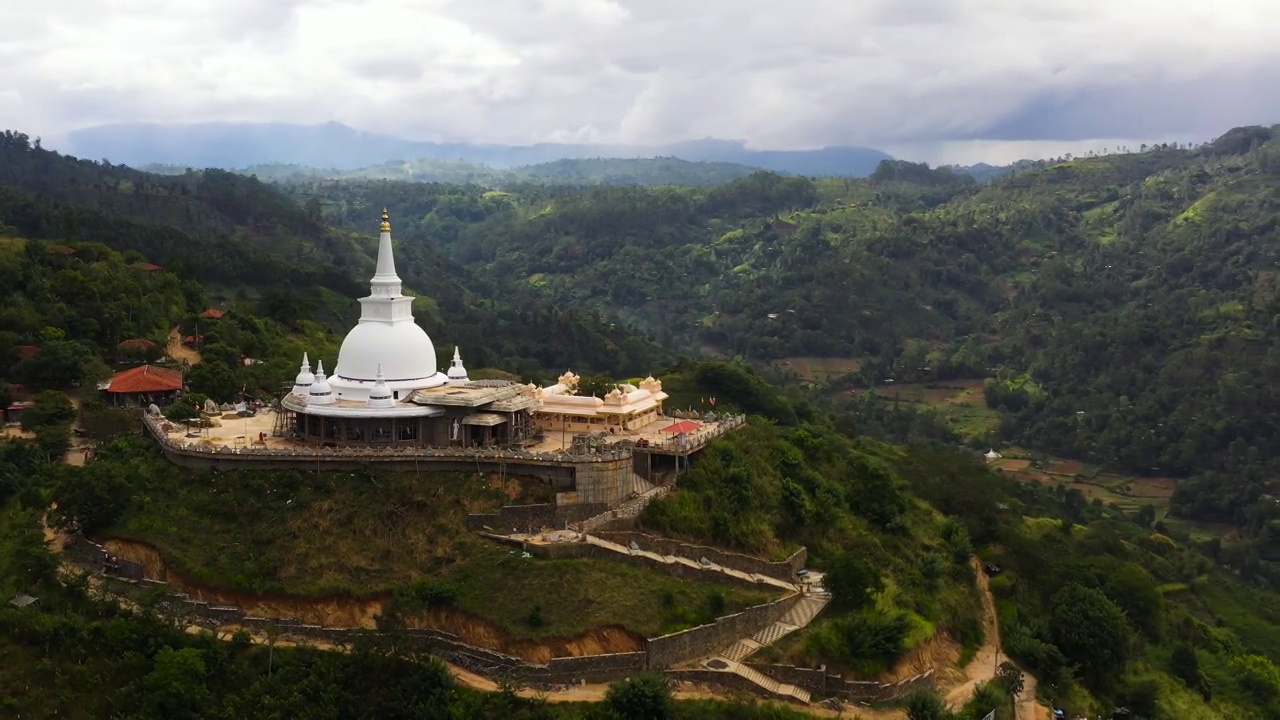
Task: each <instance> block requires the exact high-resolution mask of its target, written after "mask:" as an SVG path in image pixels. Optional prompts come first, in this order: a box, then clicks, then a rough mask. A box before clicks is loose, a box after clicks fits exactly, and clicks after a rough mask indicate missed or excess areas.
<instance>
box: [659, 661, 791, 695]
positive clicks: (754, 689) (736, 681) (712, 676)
mask: <svg viewBox="0 0 1280 720" xmlns="http://www.w3.org/2000/svg"><path fill="white" fill-rule="evenodd" d="M663 674H665V675H666V676H667V677H669V678H672V679H674V680H678V681H680V682H688V683H697V684H701V685H714V686H716V687H722V688H726V689H728V690H732V691H735V692H742V693H747V694H750V695H757V696H759V697H763V698H767V699H769V700H777V699H779V696H778V695H775V694H773V693H771V692H769V691H768V690H766V689H765V688H762V687H760V686H759V685H757V684H755V683H753V682H751V681H750V680H748V679H746V678H744V677H742V676H741V675H739V674H737V673H733V672H728V671H725V670H704V669H701V668H698V669H689V670H685V669H680V670H665V671H663Z"/></svg>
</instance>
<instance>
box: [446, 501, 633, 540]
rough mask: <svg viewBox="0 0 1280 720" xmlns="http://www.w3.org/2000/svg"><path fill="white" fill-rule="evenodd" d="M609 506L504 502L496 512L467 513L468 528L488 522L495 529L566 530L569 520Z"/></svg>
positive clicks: (587, 515) (520, 530)
mask: <svg viewBox="0 0 1280 720" xmlns="http://www.w3.org/2000/svg"><path fill="white" fill-rule="evenodd" d="M608 509H609V507H608V506H607V505H604V504H602V503H579V504H576V505H556V504H553V503H543V504H539V505H504V506H503V507H502V508H501V509H500V510H499V511H498V512H496V513H473V514H471V515H468V516H467V529H468V530H483V529H484V528H485V526H488V527H489V528H491V529H492V530H493V532H496V533H505V532H511V531H512V530H514V531H515V532H521V533H536V532H538V531H540V530H542V529H543V528H554V529H556V530H563V529H564V528H565V527H567V526H568V525H569V523H576V522H581V521H582V520H585V519H586V518H589V517H593V516H595V515H598V514H600V513H602V512H605V511H607V510H608Z"/></svg>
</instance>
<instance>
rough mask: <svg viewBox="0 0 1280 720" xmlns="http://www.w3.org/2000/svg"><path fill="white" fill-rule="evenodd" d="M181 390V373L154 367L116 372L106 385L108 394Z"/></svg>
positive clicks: (142, 366)
mask: <svg viewBox="0 0 1280 720" xmlns="http://www.w3.org/2000/svg"><path fill="white" fill-rule="evenodd" d="M181 389H182V373H180V372H178V371H177V370H170V369H169V368H162V367H156V366H155V365H139V366H138V367H136V368H131V369H129V370H125V371H124V372H118V373H116V374H115V375H114V376H112V378H111V382H109V383H108V384H107V387H106V390H107V392H109V393H148V392H173V391H174V390H181Z"/></svg>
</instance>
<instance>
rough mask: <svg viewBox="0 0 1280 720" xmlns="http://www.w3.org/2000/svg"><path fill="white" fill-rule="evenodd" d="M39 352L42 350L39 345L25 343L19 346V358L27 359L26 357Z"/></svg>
mask: <svg viewBox="0 0 1280 720" xmlns="http://www.w3.org/2000/svg"><path fill="white" fill-rule="evenodd" d="M38 352H40V346H39V345H23V346H22V347H20V348H18V359H19V360H25V359H26V358H29V357H31V356H32V355H35V354H36V353H38Z"/></svg>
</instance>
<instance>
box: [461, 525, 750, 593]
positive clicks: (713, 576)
mask: <svg viewBox="0 0 1280 720" xmlns="http://www.w3.org/2000/svg"><path fill="white" fill-rule="evenodd" d="M485 537H490V538H493V539H494V540H498V541H500V542H505V543H508V544H511V545H516V546H518V547H520V548H521V549H522V550H524V551H525V552H527V553H529V554H530V555H532V556H534V557H537V558H545V559H549V560H563V559H571V558H595V559H598V560H608V561H609V562H620V563H626V564H627V565H634V566H635V567H641V568H645V569H646V570H658V571H660V572H664V573H667V574H668V575H674V576H676V577H679V578H684V579H686V580H693V581H697V582H708V581H710V582H723V583H728V584H730V585H734V586H736V587H740V588H743V589H746V590H761V589H764V590H772V589H773V588H772V587H762V586H761V585H760V584H758V583H754V582H751V581H750V580H745V579H743V578H740V577H736V576H734V575H729V574H727V573H723V572H720V571H719V570H716V569H713V568H702V567H690V566H688V565H685V564H683V563H675V562H671V563H667V562H662V561H660V560H655V559H653V558H651V557H646V556H644V555H627V554H625V553H620V552H614V551H613V550H609V549H607V548H602V547H600V546H599V545H592V544H590V543H585V542H563V543H550V544H544V543H530V542H524V541H521V540H511V539H509V538H504V537H498V536H496V535H485Z"/></svg>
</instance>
